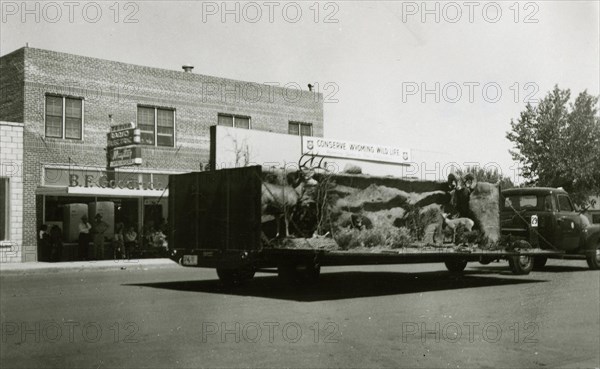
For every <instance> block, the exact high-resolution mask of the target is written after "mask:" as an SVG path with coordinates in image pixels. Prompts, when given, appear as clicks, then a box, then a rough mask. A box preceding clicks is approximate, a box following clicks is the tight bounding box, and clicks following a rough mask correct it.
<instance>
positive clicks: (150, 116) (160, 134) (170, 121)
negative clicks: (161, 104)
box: [137, 106, 175, 147]
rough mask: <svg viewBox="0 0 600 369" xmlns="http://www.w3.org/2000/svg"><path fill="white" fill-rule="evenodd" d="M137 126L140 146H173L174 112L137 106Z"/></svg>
mask: <svg viewBox="0 0 600 369" xmlns="http://www.w3.org/2000/svg"><path fill="white" fill-rule="evenodd" d="M137 126H138V128H139V129H140V136H141V137H140V138H141V143H142V145H151V146H168V147H173V146H175V110H173V109H163V108H157V107H150V106H138V113H137Z"/></svg>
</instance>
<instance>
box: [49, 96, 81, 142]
mask: <svg viewBox="0 0 600 369" xmlns="http://www.w3.org/2000/svg"><path fill="white" fill-rule="evenodd" d="M48 97H58V98H60V99H61V102H62V105H61V106H62V112H61V129H60V132H61V135H60V136H48V134H47V132H48ZM67 99H71V100H79V101H81V118H80V121H81V123H80V128H81V130H80V136H79V138H73V137H67V109H66V108H67ZM84 113H85V99H84V98H83V97H81V96H72V95H61V94H55V93H45V94H44V138H55V139H60V140H73V141H84V139H83V138H84V137H85V131H84V127H85V114H84Z"/></svg>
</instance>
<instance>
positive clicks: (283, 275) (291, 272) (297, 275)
mask: <svg viewBox="0 0 600 369" xmlns="http://www.w3.org/2000/svg"><path fill="white" fill-rule="evenodd" d="M277 275H278V277H279V279H280V280H281V281H282V282H284V283H285V284H291V285H299V284H312V283H315V282H316V281H318V279H319V276H320V275H321V267H320V266H319V265H316V264H312V263H309V264H307V265H306V267H305V268H304V269H301V270H299V269H298V265H296V264H291V263H282V264H280V265H278V266H277Z"/></svg>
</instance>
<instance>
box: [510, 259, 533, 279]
mask: <svg viewBox="0 0 600 369" xmlns="http://www.w3.org/2000/svg"><path fill="white" fill-rule="evenodd" d="M508 265H510V270H512V272H513V274H517V275H526V274H529V272H531V270H532V269H533V257H532V256H524V255H523V256H511V257H509V258H508Z"/></svg>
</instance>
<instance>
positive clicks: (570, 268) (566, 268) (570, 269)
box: [469, 261, 591, 275]
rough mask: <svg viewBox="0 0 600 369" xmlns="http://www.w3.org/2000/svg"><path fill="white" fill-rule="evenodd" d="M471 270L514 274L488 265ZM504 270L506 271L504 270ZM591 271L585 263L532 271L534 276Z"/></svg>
mask: <svg viewBox="0 0 600 369" xmlns="http://www.w3.org/2000/svg"><path fill="white" fill-rule="evenodd" d="M469 268H470V269H475V270H477V274H482V273H484V274H489V273H494V274H498V273H499V274H503V275H510V274H512V273H511V272H510V271H509V270H506V269H508V266H504V267H501V266H487V265H481V266H469ZM503 269H504V270H503ZM589 271H591V270H590V268H588V266H587V264H586V263H585V261H584V262H583V265H582V266H580V267H579V266H572V265H546V266H544V267H542V268H539V269H533V271H531V273H532V274H534V275H535V273H572V272H589Z"/></svg>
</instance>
